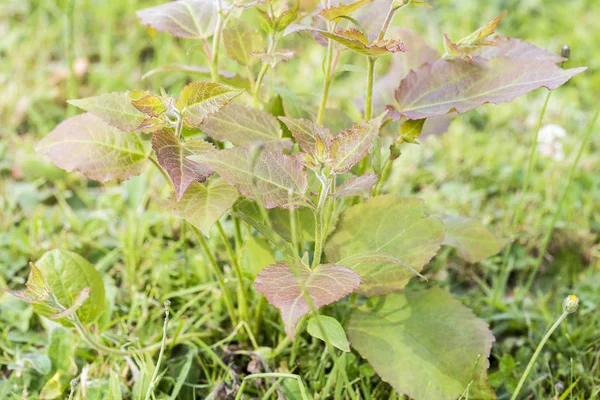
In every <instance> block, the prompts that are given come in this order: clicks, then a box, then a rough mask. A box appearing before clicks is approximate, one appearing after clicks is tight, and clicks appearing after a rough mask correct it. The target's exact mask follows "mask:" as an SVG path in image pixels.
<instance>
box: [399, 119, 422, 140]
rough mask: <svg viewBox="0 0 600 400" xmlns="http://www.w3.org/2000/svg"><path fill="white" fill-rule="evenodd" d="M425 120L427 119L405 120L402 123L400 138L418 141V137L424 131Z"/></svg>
mask: <svg viewBox="0 0 600 400" xmlns="http://www.w3.org/2000/svg"><path fill="white" fill-rule="evenodd" d="M425 121H426V120H424V119H412V120H411V119H409V120H408V121H405V122H404V123H403V124H402V125H400V139H399V140H401V141H402V142H406V143H418V142H417V139H418V138H419V136H421V133H422V132H423V127H424V126H425Z"/></svg>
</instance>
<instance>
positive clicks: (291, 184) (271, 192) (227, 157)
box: [190, 147, 308, 208]
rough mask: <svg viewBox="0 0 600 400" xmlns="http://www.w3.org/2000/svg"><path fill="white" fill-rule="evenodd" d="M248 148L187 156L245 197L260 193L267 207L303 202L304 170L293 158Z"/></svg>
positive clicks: (293, 206)
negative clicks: (203, 165) (209, 169)
mask: <svg viewBox="0 0 600 400" xmlns="http://www.w3.org/2000/svg"><path fill="white" fill-rule="evenodd" d="M256 153H257V152H256V151H255V149H253V148H250V147H235V148H232V149H226V150H220V151H215V152H212V153H204V154H201V155H197V156H192V157H190V158H191V159H192V160H194V161H197V162H200V163H203V164H206V165H208V166H209V167H211V168H212V169H214V170H215V171H217V172H218V173H219V175H221V176H222V177H223V179H225V180H226V181H227V182H229V184H231V185H233V186H235V187H236V188H237V189H238V190H239V191H240V192H241V193H242V194H243V195H244V196H246V197H248V198H251V199H254V198H255V196H256V195H259V196H260V199H261V200H262V203H263V205H264V206H265V207H266V208H273V207H283V208H296V207H299V206H300V205H301V204H302V203H303V202H304V201H305V192H306V189H307V187H308V179H307V176H306V171H305V170H304V168H303V167H302V163H301V162H300V161H298V160H296V159H295V158H292V157H290V156H286V155H284V154H281V153H276V152H273V151H270V150H264V151H262V152H260V153H259V154H258V155H256Z"/></svg>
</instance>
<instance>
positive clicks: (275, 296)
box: [254, 263, 361, 340]
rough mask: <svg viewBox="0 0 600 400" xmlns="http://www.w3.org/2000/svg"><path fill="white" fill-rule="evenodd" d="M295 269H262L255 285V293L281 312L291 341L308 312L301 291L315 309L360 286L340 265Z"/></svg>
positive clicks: (283, 265)
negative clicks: (299, 321)
mask: <svg viewBox="0 0 600 400" xmlns="http://www.w3.org/2000/svg"><path fill="white" fill-rule="evenodd" d="M297 269H298V270H297V271H292V270H291V269H290V267H289V266H288V264H287V263H278V264H274V265H271V266H269V267H267V268H265V269H263V270H262V271H261V272H260V273H259V274H258V276H257V277H256V280H255V281H254V287H255V288H256V290H257V291H258V292H259V293H261V294H263V295H264V296H265V297H266V298H267V300H269V303H271V304H272V305H274V306H275V307H277V308H278V309H279V310H280V311H281V318H282V319H283V323H284V325H285V332H286V334H287V335H288V337H289V338H291V339H292V340H293V339H294V330H295V328H296V324H297V323H298V320H300V318H302V316H304V315H305V314H307V313H308V312H309V311H310V306H309V305H308V302H307V301H306V298H305V295H304V294H303V288H304V290H305V291H306V294H307V295H308V296H309V297H310V298H311V300H312V303H313V305H314V306H315V308H317V309H318V308H319V307H322V306H324V305H327V304H331V303H333V302H336V301H338V300H339V299H341V298H342V297H344V296H346V295H348V294H350V293H352V292H353V291H355V290H356V288H358V286H359V285H360V282H361V280H360V276H359V275H358V274H357V273H356V272H354V271H352V270H351V269H349V268H346V267H341V266H339V265H333V264H327V265H320V266H318V267H317V268H315V269H314V270H311V269H310V268H308V267H307V266H305V265H304V264H299V265H298V267H297Z"/></svg>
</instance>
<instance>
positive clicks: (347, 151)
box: [330, 113, 386, 173]
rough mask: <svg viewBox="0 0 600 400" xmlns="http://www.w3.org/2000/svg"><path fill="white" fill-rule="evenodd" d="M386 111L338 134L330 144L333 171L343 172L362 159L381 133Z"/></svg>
mask: <svg viewBox="0 0 600 400" xmlns="http://www.w3.org/2000/svg"><path fill="white" fill-rule="evenodd" d="M385 115H386V113H383V114H381V115H380V116H379V117H377V118H374V119H372V120H370V121H367V122H365V123H363V124H360V125H356V126H353V127H352V128H350V129H348V130H347V131H344V132H341V133H340V134H339V135H337V136H336V137H335V138H334V139H333V140H332V141H331V145H330V153H331V158H332V160H333V162H332V166H333V171H335V172H337V173H343V172H346V171H348V170H349V169H350V168H352V167H353V166H354V165H355V164H356V163H357V162H359V161H360V160H362V159H363V158H364V157H365V156H366V155H367V154H369V151H371V147H373V140H374V139H375V137H377V135H378V134H379V128H380V127H381V123H382V122H383V118H384V117H385Z"/></svg>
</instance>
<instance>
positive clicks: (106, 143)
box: [36, 110, 149, 182]
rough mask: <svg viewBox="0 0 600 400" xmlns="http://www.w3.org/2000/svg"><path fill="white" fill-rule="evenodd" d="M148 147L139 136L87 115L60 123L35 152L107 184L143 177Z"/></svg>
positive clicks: (66, 168) (65, 167) (66, 167)
mask: <svg viewBox="0 0 600 400" xmlns="http://www.w3.org/2000/svg"><path fill="white" fill-rule="evenodd" d="M136 111H137V110H136ZM146 147H147V146H145V145H144V143H143V142H142V140H141V138H140V137H139V136H138V135H137V134H134V133H127V132H123V131H121V130H119V129H117V128H113V127H112V126H109V125H107V124H105V123H104V122H103V121H102V120H101V119H100V118H98V117H95V116H93V115H92V114H89V113H86V114H81V115H77V116H75V117H72V118H69V119H67V120H65V121H63V122H61V123H60V124H59V125H58V126H57V127H56V128H54V130H53V131H52V132H50V133H49V134H48V136H46V137H45V138H44V139H43V140H42V141H41V142H40V143H39V145H38V146H37V148H36V150H37V151H38V152H39V153H41V154H44V155H45V156H47V157H48V158H49V159H50V160H52V162H53V163H54V164H56V165H57V166H58V167H60V168H63V169H65V170H67V171H69V172H70V171H73V170H76V171H78V172H80V173H81V174H83V175H84V176H85V177H87V178H89V179H94V180H97V181H100V182H106V181H109V180H113V179H119V180H123V179H129V178H131V177H132V176H135V175H139V174H141V173H142V172H143V171H144V168H145V167H146V160H147V158H148V155H149V149H147V148H146Z"/></svg>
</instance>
